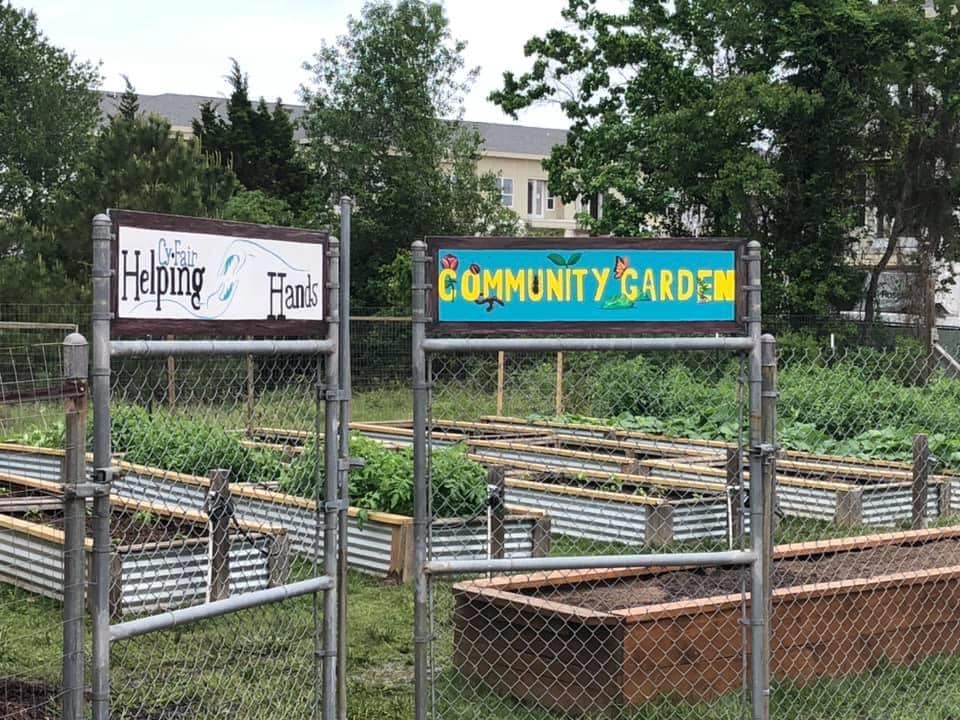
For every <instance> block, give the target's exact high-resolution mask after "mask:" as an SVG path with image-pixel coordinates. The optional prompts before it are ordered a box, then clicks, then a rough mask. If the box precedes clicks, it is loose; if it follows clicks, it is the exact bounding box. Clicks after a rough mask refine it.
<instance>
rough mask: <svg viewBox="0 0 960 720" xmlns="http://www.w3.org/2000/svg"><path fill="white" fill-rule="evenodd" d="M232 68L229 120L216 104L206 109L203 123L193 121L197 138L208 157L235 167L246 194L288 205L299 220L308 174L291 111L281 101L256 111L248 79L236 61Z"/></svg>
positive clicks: (264, 104)
mask: <svg viewBox="0 0 960 720" xmlns="http://www.w3.org/2000/svg"><path fill="white" fill-rule="evenodd" d="M231 63H232V64H231V69H230V74H229V75H228V76H227V78H226V80H227V82H228V83H229V84H230V87H231V88H232V89H233V90H232V92H231V94H230V98H229V99H228V100H227V103H226V114H225V117H224V116H221V115H220V113H218V111H217V107H216V106H214V105H213V104H212V103H209V102H208V103H204V104H203V105H201V107H200V117H199V118H197V119H195V120H194V121H193V133H194V135H195V136H196V137H197V138H198V139H199V141H200V144H201V147H202V149H203V152H204V153H205V154H207V155H208V156H214V157H215V158H217V159H219V160H220V161H222V162H224V163H226V164H227V165H229V167H231V168H232V169H233V171H234V172H235V173H236V175H237V178H238V179H239V181H240V183H241V184H242V185H243V187H244V188H245V189H246V190H248V191H261V192H262V193H264V194H265V195H266V196H268V198H273V199H276V200H281V201H283V203H284V205H285V206H286V207H288V208H290V209H291V210H292V211H293V213H294V215H296V214H298V213H299V214H302V213H303V211H304V209H305V207H306V191H307V185H308V174H307V169H306V165H305V163H304V161H303V158H302V157H301V156H300V154H299V153H298V151H297V144H296V141H295V140H294V124H293V121H292V120H291V119H290V114H289V111H287V110H286V109H285V108H284V107H283V103H282V101H281V99H280V98H277V101H276V104H275V105H274V107H273V109H272V110H271V108H270V107H269V106H268V105H267V102H266V101H265V100H264V99H263V98H260V100H259V102H258V103H257V105H256V107H254V105H253V102H252V101H251V100H250V93H249V81H248V78H247V76H246V75H245V74H244V73H243V71H242V70H241V68H240V65H239V63H237V61H236V60H231ZM268 204H269V205H271V206H274V205H275V203H270V202H268ZM301 219H303V218H301ZM279 221H280V220H279V219H278V222H279Z"/></svg>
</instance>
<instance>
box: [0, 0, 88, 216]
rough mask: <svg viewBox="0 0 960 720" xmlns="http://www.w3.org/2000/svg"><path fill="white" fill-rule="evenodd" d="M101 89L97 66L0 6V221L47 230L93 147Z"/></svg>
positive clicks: (31, 18) (27, 16)
mask: <svg viewBox="0 0 960 720" xmlns="http://www.w3.org/2000/svg"><path fill="white" fill-rule="evenodd" d="M98 82H99V73H98V72H97V69H96V67H95V66H94V65H91V64H90V63H86V62H80V61H78V60H77V59H76V58H74V57H73V55H71V54H69V53H68V52H66V51H64V50H61V49H60V48H57V47H55V46H53V45H51V44H50V42H49V41H48V40H47V38H46V37H45V36H44V35H43V33H42V32H41V31H40V30H39V28H38V27H37V18H36V16H35V15H34V14H33V13H32V12H29V11H26V10H21V9H19V8H16V7H14V6H13V5H11V4H10V3H9V2H6V1H3V2H0V208H2V209H3V212H2V213H0V214H2V215H3V216H5V217H6V216H10V215H14V216H17V215H19V216H22V217H23V218H25V219H26V220H27V221H28V222H30V223H32V224H34V225H40V224H41V222H42V220H43V217H44V210H45V208H46V207H47V206H48V204H49V203H50V201H51V200H52V199H54V198H55V197H56V196H57V195H59V194H60V192H62V191H63V189H64V188H65V186H67V185H69V184H70V182H71V181H72V179H73V176H74V173H75V171H76V168H77V166H78V165H79V164H80V162H81V160H82V158H83V157H84V156H85V155H86V153H87V152H88V150H89V148H90V146H91V143H92V140H93V131H94V129H95V128H96V124H97V120H98V119H99V117H100V107H99V102H98V98H97V94H96V92H95V91H94V88H95V87H96V85H97V84H98Z"/></svg>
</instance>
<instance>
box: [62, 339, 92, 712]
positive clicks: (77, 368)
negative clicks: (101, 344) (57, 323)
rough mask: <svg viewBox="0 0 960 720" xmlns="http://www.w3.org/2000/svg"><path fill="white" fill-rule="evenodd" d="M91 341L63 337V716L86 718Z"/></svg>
mask: <svg viewBox="0 0 960 720" xmlns="http://www.w3.org/2000/svg"><path fill="white" fill-rule="evenodd" d="M88 349H89V348H88V345H87V339H86V338H85V337H83V335H80V334H78V333H72V334H70V335H68V336H67V337H66V338H65V339H64V341H63V368H64V378H63V379H64V395H65V407H64V410H65V418H64V420H65V422H64V425H65V434H66V437H65V441H66V442H65V446H66V452H65V454H64V458H63V483H64V488H63V490H64V492H63V520H64V528H63V531H64V532H63V534H64V548H63V717H64V719H65V720H83V717H84V708H83V690H84V688H83V658H84V656H83V618H84V607H83V601H84V595H85V594H86V592H85V590H86V570H85V567H86V553H85V552H84V537H85V536H86V507H85V504H86V501H85V499H84V495H83V493H82V492H81V491H80V487H79V486H80V485H81V484H82V483H84V481H85V479H86V433H87V352H88Z"/></svg>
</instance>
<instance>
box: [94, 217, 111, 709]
mask: <svg viewBox="0 0 960 720" xmlns="http://www.w3.org/2000/svg"><path fill="white" fill-rule="evenodd" d="M92 238H93V315H92V321H93V322H92V324H93V353H92V355H93V357H92V367H91V370H90V377H91V383H92V386H93V387H92V391H93V467H94V478H93V479H94V482H95V483H97V484H98V485H99V492H97V493H95V495H94V499H93V571H92V574H93V580H92V593H91V599H92V602H91V605H92V607H93V620H92V629H93V642H92V644H93V648H92V654H93V668H92V688H91V690H92V692H91V694H92V698H93V720H109V718H110V579H111V576H110V565H111V563H110V480H111V466H112V458H111V452H110V320H111V318H112V316H111V313H110V280H111V270H110V240H111V223H110V217H109V216H107V215H104V214H100V215H97V216H96V217H95V218H93V232H92Z"/></svg>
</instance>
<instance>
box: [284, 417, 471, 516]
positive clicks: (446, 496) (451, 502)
mask: <svg viewBox="0 0 960 720" xmlns="http://www.w3.org/2000/svg"><path fill="white" fill-rule="evenodd" d="M350 455H351V456H352V457H354V458H360V459H362V460H363V461H364V465H363V467H361V468H358V469H355V470H354V471H353V472H351V473H350V504H351V505H354V506H355V507H359V508H360V509H361V510H362V511H365V513H364V516H365V514H366V513H368V512H371V511H378V512H389V513H396V514H398V515H412V514H413V453H412V451H411V450H410V449H409V448H404V449H400V450H391V449H389V448H386V447H384V446H383V445H381V444H380V443H378V442H377V441H375V440H370V439H369V438H365V437H362V436H359V435H354V436H352V437H351V438H350ZM431 463H432V473H431V477H432V481H433V503H434V507H435V508H436V510H437V512H439V513H441V514H443V515H447V516H451V517H458V516H467V517H469V516H472V515H474V514H476V513H478V512H480V511H482V509H483V508H484V506H485V502H486V492H487V489H486V482H485V471H484V469H483V466H482V465H480V464H479V463H476V462H473V461H472V460H470V459H469V458H468V457H467V454H466V449H465V448H462V447H451V448H444V449H442V450H437V451H436V452H434V453H433V455H432V457H431ZM318 464H319V468H318ZM318 475H319V476H320V477H321V478H322V476H323V453H322V450H321V452H320V453H317V451H316V450H315V449H314V447H313V445H312V444H311V445H310V446H308V448H307V449H306V451H305V452H304V453H302V454H301V455H300V457H298V458H297V460H296V461H295V462H294V463H293V464H291V465H290V466H289V467H287V468H285V469H284V470H283V472H282V473H281V477H280V487H281V488H282V489H283V490H284V492H288V493H292V494H296V495H301V496H304V497H310V498H312V497H315V494H316V483H317V477H318ZM364 516H361V517H362V518H363V517H364Z"/></svg>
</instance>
